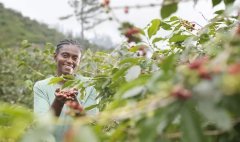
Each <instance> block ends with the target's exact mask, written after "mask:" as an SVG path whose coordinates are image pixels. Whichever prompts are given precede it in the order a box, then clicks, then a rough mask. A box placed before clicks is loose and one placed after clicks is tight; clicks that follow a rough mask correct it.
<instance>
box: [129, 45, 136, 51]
mask: <svg viewBox="0 0 240 142" xmlns="http://www.w3.org/2000/svg"><path fill="white" fill-rule="evenodd" d="M128 51H130V52H137V51H138V46H133V47H131V48H130V49H129V50H128Z"/></svg>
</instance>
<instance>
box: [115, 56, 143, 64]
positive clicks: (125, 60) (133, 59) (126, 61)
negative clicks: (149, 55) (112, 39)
mask: <svg viewBox="0 0 240 142" xmlns="http://www.w3.org/2000/svg"><path fill="white" fill-rule="evenodd" d="M142 60H144V58H132V57H131V58H126V59H123V60H122V61H121V62H120V63H119V65H123V64H125V63H131V64H132V65H134V64H138V63H139V62H140V61H142Z"/></svg>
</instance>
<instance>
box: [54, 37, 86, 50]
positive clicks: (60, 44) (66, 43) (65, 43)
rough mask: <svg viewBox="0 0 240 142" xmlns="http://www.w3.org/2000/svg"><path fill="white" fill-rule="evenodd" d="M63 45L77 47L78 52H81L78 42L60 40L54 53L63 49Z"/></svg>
mask: <svg viewBox="0 0 240 142" xmlns="http://www.w3.org/2000/svg"><path fill="white" fill-rule="evenodd" d="M63 45H75V46H77V47H78V48H79V49H80V52H82V48H81V45H80V43H79V42H78V41H76V40H73V39H64V40H61V41H60V42H59V43H58V44H57V47H56V50H55V53H58V52H59V50H60V49H61V48H62V47H63Z"/></svg>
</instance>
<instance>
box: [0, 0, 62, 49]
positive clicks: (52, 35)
mask: <svg viewBox="0 0 240 142" xmlns="http://www.w3.org/2000/svg"><path fill="white" fill-rule="evenodd" d="M0 34H1V35H0V47H1V48H2V47H11V46H17V45H19V43H20V42H21V41H22V40H25V39H27V40H28V41H29V42H31V43H36V44H44V43H46V42H51V43H54V44H55V43H57V42H58V41H59V40H62V39H64V38H66V36H65V35H64V34H63V33H60V32H58V31H57V30H56V29H51V28H49V27H48V26H47V25H46V24H40V23H39V22H37V21H35V20H31V19H30V18H28V17H24V16H22V14H20V13H18V12H16V11H14V10H11V9H7V8H4V6H3V4H1V3H0Z"/></svg>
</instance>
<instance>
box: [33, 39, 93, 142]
mask: <svg viewBox="0 0 240 142" xmlns="http://www.w3.org/2000/svg"><path fill="white" fill-rule="evenodd" d="M80 59H81V46H80V44H78V43H77V42H76V41H73V40H64V41H61V42H60V43H59V44H58V45H57V48H56V50H55V53H54V60H55V62H56V67H57V68H56V73H57V76H62V75H73V76H74V77H76V78H77V79H79V80H82V81H84V80H86V79H87V78H84V77H82V76H80V75H75V72H76V70H77V68H78V65H79V63H80ZM53 77H54V76H51V77H49V78H46V79H44V80H40V81H37V82H36V83H35V85H34V87H33V91H34V112H35V114H37V116H40V117H44V116H46V115H47V113H48V112H49V111H52V112H53V113H54V115H55V116H56V117H58V118H59V120H61V121H62V122H68V120H69V116H68V115H67V114H66V111H67V110H68V106H67V104H69V102H74V103H75V104H78V105H79V106H81V107H83V108H84V107H87V106H90V105H94V104H96V103H97V102H96V90H95V89H94V87H88V88H86V95H85V96H84V97H83V99H79V98H80V97H79V95H78V94H79V92H78V91H77V90H76V89H74V88H69V89H64V90H61V86H62V85H63V84H64V82H59V83H57V84H53V85H49V81H50V80H51V79H52V78H53ZM66 94H68V95H66ZM97 111H98V110H97V109H93V110H90V111H89V112H87V114H96V113H97ZM55 131H56V132H55V138H56V139H57V141H61V140H62V137H63V135H64V132H65V131H66V129H61V128H56V130H55Z"/></svg>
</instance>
